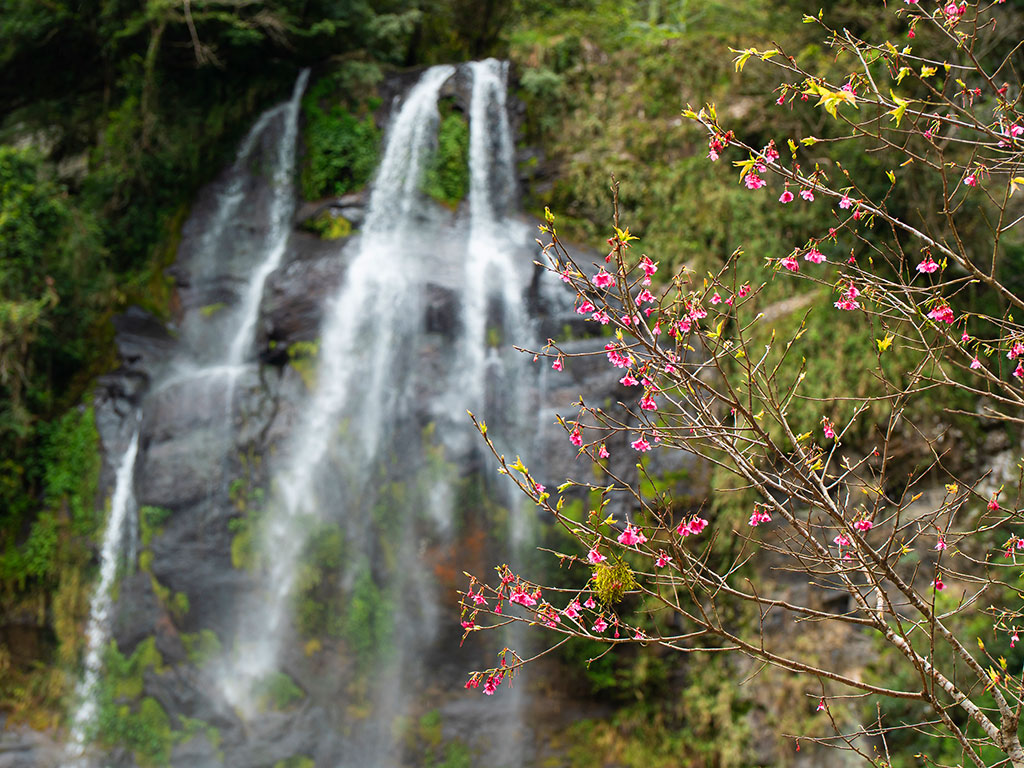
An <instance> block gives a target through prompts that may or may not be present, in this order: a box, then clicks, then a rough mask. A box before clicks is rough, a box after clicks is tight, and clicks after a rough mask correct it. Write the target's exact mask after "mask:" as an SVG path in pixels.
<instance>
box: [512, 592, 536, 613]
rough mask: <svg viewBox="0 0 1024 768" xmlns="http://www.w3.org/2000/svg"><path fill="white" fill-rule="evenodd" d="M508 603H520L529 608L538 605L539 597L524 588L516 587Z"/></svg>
mask: <svg viewBox="0 0 1024 768" xmlns="http://www.w3.org/2000/svg"><path fill="white" fill-rule="evenodd" d="M508 601H509V602H510V603H518V604H519V605H523V606H526V607H527V608H529V607H531V606H534V605H536V604H537V597H536V596H535V595H531V594H530V593H529V592H527V591H526V590H524V589H523V588H522V587H516V588H515V589H514V590H512V594H511V595H509V597H508Z"/></svg>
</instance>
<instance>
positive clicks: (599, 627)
mask: <svg viewBox="0 0 1024 768" xmlns="http://www.w3.org/2000/svg"><path fill="white" fill-rule="evenodd" d="M606 629H608V622H607V621H605V620H604V616H598V617H597V621H595V622H594V626H593V630H594V631H595V632H604V631H605V630H606Z"/></svg>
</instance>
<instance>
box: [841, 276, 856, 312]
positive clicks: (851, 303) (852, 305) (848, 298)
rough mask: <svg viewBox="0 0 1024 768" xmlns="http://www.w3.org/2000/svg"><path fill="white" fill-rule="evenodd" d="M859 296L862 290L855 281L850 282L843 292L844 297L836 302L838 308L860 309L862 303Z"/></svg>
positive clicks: (848, 310)
mask: <svg viewBox="0 0 1024 768" xmlns="http://www.w3.org/2000/svg"><path fill="white" fill-rule="evenodd" d="M858 296H860V291H858V290H857V288H856V287H855V286H854V284H853V283H850V285H849V286H848V287H847V289H846V292H845V293H844V294H843V298H842V299H840V300H839V301H837V302H835V307H836V309H843V310H846V311H847V312H852V311H853V310H855V309H860V303H859V302H858V301H857V297H858Z"/></svg>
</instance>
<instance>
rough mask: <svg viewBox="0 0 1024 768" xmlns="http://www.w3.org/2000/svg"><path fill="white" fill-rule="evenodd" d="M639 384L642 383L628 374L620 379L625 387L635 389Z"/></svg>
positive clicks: (620, 382)
mask: <svg viewBox="0 0 1024 768" xmlns="http://www.w3.org/2000/svg"><path fill="white" fill-rule="evenodd" d="M639 383H640V382H639V381H637V380H636V379H634V378H633V377H632V376H630V375H629V374H628V373H627V374H626V375H625V376H623V377H622V378H621V379H619V384H621V385H622V386H624V387H635V386H636V385H637V384H639Z"/></svg>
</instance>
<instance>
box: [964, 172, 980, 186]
mask: <svg viewBox="0 0 1024 768" xmlns="http://www.w3.org/2000/svg"><path fill="white" fill-rule="evenodd" d="M964 184H966V185H967V186H968V187H976V186H978V177H977V176H976V175H974V174H973V173H972V174H969V175H968V176H967V177H966V178H965V179H964Z"/></svg>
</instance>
